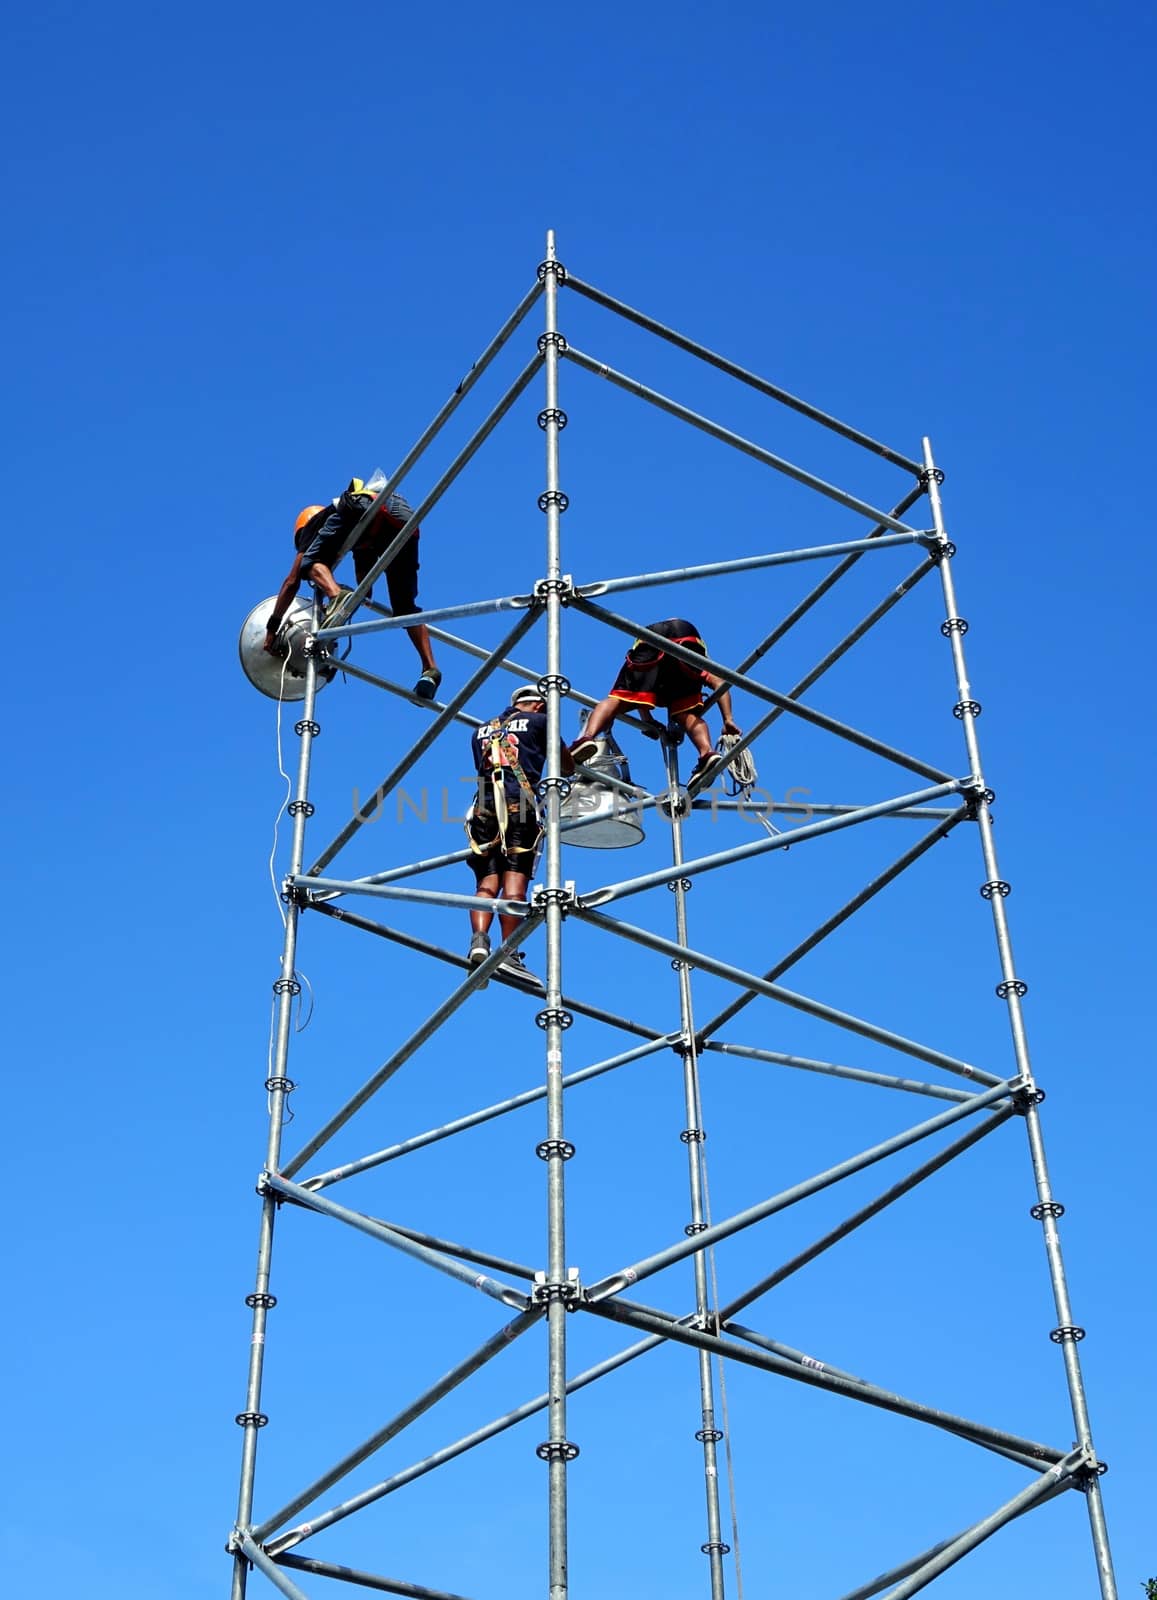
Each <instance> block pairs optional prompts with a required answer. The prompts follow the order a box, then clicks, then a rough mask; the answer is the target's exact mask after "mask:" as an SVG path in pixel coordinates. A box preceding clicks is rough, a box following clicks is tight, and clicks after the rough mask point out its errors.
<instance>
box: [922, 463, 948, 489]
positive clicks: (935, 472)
mask: <svg viewBox="0 0 1157 1600" xmlns="http://www.w3.org/2000/svg"><path fill="white" fill-rule="evenodd" d="M943 482H944V474H943V472H942V471H941V470H940V468H939V467H921V469H920V487H921V488H922V489H927V487H928V485H929V484H930V483H934V484H935V485H936V486H937V488H939V487H940V485H941V484H942V483H943Z"/></svg>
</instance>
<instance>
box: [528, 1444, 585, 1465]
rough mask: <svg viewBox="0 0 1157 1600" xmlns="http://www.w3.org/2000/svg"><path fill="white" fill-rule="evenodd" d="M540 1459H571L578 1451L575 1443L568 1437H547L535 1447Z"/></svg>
mask: <svg viewBox="0 0 1157 1600" xmlns="http://www.w3.org/2000/svg"><path fill="white" fill-rule="evenodd" d="M534 1453H535V1455H536V1456H537V1457H538V1459H539V1460H540V1461H573V1460H574V1459H575V1457H576V1456H577V1455H578V1453H579V1447H578V1445H577V1444H571V1442H570V1440H569V1439H547V1440H545V1441H544V1442H543V1443H542V1444H540V1445H539V1446H538V1447H537V1448H536V1449H535V1452H534Z"/></svg>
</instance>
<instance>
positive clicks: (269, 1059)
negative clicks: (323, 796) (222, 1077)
mask: <svg viewBox="0 0 1157 1600" xmlns="http://www.w3.org/2000/svg"><path fill="white" fill-rule="evenodd" d="M288 666H289V652H288V651H287V652H286V654H285V655H284V656H283V657H282V659H281V676H280V678H279V680H278V684H277V770H278V772H279V773H280V774H281V776H282V778H283V779H284V780H285V794H284V796H283V797H282V801H281V804H280V805H279V806H278V808H277V815H276V816H275V817H274V819H273V844H272V846H271V848H270V851H269V882H270V884H271V886H272V888H273V900H274V904H275V905H276V906H277V914H278V916H279V917H280V918H281V926H282V929H283V930H284V928H285V926H286V923H287V922H288V913H287V912H286V910H285V906H284V904H283V902H282V899H281V890H280V889H279V888H278V886H277V871H276V860H277V843H278V834H279V832H280V829H281V819H282V817H283V816H284V815H285V808H286V806H287V805H288V804H289V799H290V796H291V795H292V793H293V780H292V778H291V777H290V776H289V773H288V772H286V770H285V757H284V752H283V750H282V744H281V708H282V705H283V704H284V701H285V671H286V668H287V667H288ZM293 975H294V977H295V978H298V979H300V980H301V982H302V984H303V985H304V986H305V988H306V989H308V990H309V1011H308V1012H307V1013H306V1017H305V1021H304V1022H303V1021H302V1019H301V1011H302V1006H303V1004H304V1002H303V1000H302V999H301V997H300V996H299V997H298V1001H297V1021H296V1024H295V1025H294V1030H293V1031H294V1032H295V1033H304V1032H305V1030H306V1028H308V1027H309V1025H310V1023H311V1022H312V1021H313V1011H314V1006H315V1004H316V997H315V994H314V988H313V984H312V983H310V981H309V979H308V977H307V976H306V975H305V973H304V972H301V971H299V970H298V969H297V968H296V967H295V968H294V973H293ZM276 1025H277V997H276V996H274V999H273V1001H272V1003H271V1005H270V1008H269V1042H268V1045H267V1047H266V1052H265V1064H266V1072H265V1076H266V1077H267V1078H271V1077H272V1076H273V1034H274V1029H275V1028H276ZM272 1101H273V1097H272V1095H267V1096H266V1106H267V1109H269V1108H271V1107H272ZM285 1120H286V1122H287V1123H289V1122H292V1121H293V1112H292V1111H291V1110H290V1108H289V1100H288V1096H287V1097H286V1105H285Z"/></svg>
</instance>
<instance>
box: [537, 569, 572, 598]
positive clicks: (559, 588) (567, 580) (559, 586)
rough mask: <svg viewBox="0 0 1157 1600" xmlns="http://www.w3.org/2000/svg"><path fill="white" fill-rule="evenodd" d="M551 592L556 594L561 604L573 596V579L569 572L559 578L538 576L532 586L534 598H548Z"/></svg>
mask: <svg viewBox="0 0 1157 1600" xmlns="http://www.w3.org/2000/svg"><path fill="white" fill-rule="evenodd" d="M552 594H556V595H558V597H559V599H560V600H561V601H562V603H563V605H564V606H565V605H567V604H568V603H569V602H570V600H571V599H572V598H573V596H574V579H573V578H572V577H571V575H570V573H569V572H568V573H566V574H564V576H563V577H561V578H539V579H538V581H537V582H536V584H535V586H534V598H535V599H536V600H548V599H549V598H550V596H551V595H552Z"/></svg>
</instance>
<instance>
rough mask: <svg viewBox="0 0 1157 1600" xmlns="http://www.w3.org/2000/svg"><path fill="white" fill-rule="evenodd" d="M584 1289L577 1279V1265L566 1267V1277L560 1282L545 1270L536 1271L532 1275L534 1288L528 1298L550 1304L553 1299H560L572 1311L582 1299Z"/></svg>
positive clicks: (540, 1303) (539, 1303)
mask: <svg viewBox="0 0 1157 1600" xmlns="http://www.w3.org/2000/svg"><path fill="white" fill-rule="evenodd" d="M585 1293H586V1291H585V1290H584V1288H583V1286H582V1282H581V1281H580V1279H579V1271H578V1268H577V1267H568V1268H567V1269H566V1278H565V1279H564V1280H563V1281H562V1282H561V1283H560V1282H558V1281H556V1280H551V1279H549V1278H548V1277H547V1275H546V1273H545V1272H536V1273H535V1275H534V1288H533V1289H532V1291H531V1296H530V1298H531V1299H532V1300H533V1301H534V1302H535V1304H537V1305H551V1304H552V1303H553V1302H554V1301H556V1300H558V1301H561V1302H562V1304H563V1305H565V1306H566V1308H567V1310H568V1311H573V1310H574V1308H575V1307H576V1306H577V1305H578V1303H579V1301H580V1300H582V1299H583V1297H584V1295H585Z"/></svg>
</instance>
